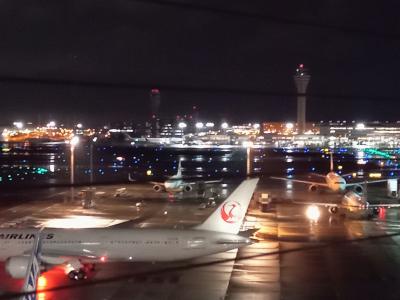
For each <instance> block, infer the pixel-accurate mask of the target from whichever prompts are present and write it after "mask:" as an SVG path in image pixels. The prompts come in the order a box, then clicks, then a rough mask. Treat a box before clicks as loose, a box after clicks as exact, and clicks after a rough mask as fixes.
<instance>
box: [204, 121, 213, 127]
mask: <svg viewBox="0 0 400 300" xmlns="http://www.w3.org/2000/svg"><path fill="white" fill-rule="evenodd" d="M206 127H214V123H213V122H207V123H206Z"/></svg>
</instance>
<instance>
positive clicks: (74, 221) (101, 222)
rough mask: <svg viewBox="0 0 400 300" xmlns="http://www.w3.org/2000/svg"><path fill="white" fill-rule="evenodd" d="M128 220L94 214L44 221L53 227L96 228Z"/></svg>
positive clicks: (45, 224) (44, 223)
mask: <svg viewBox="0 0 400 300" xmlns="http://www.w3.org/2000/svg"><path fill="white" fill-rule="evenodd" d="M125 221H126V220H119V219H106V218H99V217H93V216H68V217H66V218H60V219H50V220H47V221H44V222H43V223H42V225H43V226H45V227H51V228H95V227H108V226H112V225H116V224H120V223H122V222H125Z"/></svg>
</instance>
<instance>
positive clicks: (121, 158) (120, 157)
mask: <svg viewBox="0 0 400 300" xmlns="http://www.w3.org/2000/svg"><path fill="white" fill-rule="evenodd" d="M115 159H116V160H118V161H124V160H125V158H123V157H122V156H117V157H116V158H115Z"/></svg>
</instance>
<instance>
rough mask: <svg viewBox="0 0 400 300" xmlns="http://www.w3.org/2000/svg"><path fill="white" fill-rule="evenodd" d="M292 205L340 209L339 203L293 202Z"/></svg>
mask: <svg viewBox="0 0 400 300" xmlns="http://www.w3.org/2000/svg"><path fill="white" fill-rule="evenodd" d="M293 203H294V204H302V205H316V206H323V207H342V205H341V204H340V203H334V202H301V201H293Z"/></svg>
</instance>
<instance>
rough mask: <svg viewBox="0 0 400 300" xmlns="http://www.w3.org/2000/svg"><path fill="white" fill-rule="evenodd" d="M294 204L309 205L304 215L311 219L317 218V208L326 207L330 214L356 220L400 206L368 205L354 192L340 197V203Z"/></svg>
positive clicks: (362, 197) (363, 198) (365, 200)
mask: <svg viewBox="0 0 400 300" xmlns="http://www.w3.org/2000/svg"><path fill="white" fill-rule="evenodd" d="M294 203H296V204H306V205H309V207H308V208H307V211H306V215H307V216H308V217H309V218H310V219H313V218H314V217H315V216H318V217H319V211H318V208H317V207H320V206H322V207H326V208H327V209H328V211H329V212H330V213H331V214H337V215H341V216H348V217H354V218H357V219H362V218H367V219H368V218H371V217H374V216H376V215H378V214H379V211H380V210H381V209H382V208H399V207H400V204H370V203H369V202H368V201H367V199H366V197H365V196H364V195H363V196H360V195H359V194H357V193H356V192H353V191H349V192H347V193H346V194H344V196H343V197H342V200H341V201H340V202H331V203H329V202H298V201H294Z"/></svg>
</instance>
